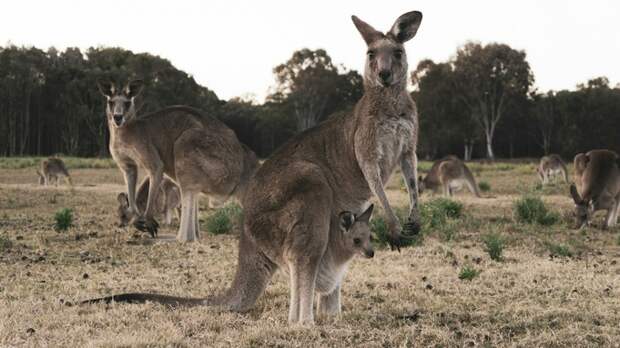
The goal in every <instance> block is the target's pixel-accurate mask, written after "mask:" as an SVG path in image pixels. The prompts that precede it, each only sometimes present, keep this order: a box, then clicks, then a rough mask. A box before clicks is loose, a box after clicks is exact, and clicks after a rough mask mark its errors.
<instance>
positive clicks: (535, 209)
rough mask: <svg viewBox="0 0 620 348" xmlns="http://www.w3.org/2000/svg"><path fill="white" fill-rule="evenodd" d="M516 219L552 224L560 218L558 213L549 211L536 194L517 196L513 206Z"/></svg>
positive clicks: (529, 222)
mask: <svg viewBox="0 0 620 348" xmlns="http://www.w3.org/2000/svg"><path fill="white" fill-rule="evenodd" d="M513 210H514V213H515V216H516V218H517V221H519V222H524V223H528V224H534V223H536V224H539V225H543V226H549V225H553V224H555V223H556V222H558V221H559V220H560V215H559V214H558V213H556V212H551V211H549V210H548V209H547V206H545V203H544V202H543V201H542V200H541V199H540V197H538V196H533V195H525V196H523V197H521V198H519V199H518V200H517V201H516V202H515V203H514V206H513Z"/></svg>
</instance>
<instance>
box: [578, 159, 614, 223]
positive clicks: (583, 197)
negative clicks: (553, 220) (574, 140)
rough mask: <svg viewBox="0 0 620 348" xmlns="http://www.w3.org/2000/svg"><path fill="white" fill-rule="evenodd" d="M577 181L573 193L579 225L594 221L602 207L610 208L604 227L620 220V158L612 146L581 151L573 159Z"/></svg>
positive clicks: (603, 208)
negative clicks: (610, 149)
mask: <svg viewBox="0 0 620 348" xmlns="http://www.w3.org/2000/svg"><path fill="white" fill-rule="evenodd" d="M573 164H574V166H575V183H574V184H572V185H571V187H570V193H571V196H572V197H573V200H574V201H575V215H576V228H582V227H584V226H586V225H588V224H589V223H590V220H591V218H592V215H594V213H595V212H596V211H598V210H607V217H606V218H605V224H604V225H603V228H608V227H613V226H615V225H616V223H617V222H618V212H619V210H620V169H619V166H620V159H619V157H618V154H617V153H615V152H613V151H609V150H592V151H590V152H588V153H586V154H583V153H580V154H577V155H576V156H575V159H574V161H573Z"/></svg>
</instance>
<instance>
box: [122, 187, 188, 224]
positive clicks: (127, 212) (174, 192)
mask: <svg viewBox="0 0 620 348" xmlns="http://www.w3.org/2000/svg"><path fill="white" fill-rule="evenodd" d="M149 186H150V185H149V178H148V177H146V178H144V180H143V181H142V183H141V184H140V187H139V188H138V192H137V193H136V205H137V206H138V209H139V211H138V214H142V213H144V210H145V209H146V204H147V201H148V196H149ZM117 200H118V204H119V206H118V218H119V226H120V227H124V226H127V224H128V223H129V221H131V220H132V219H133V217H134V215H135V214H134V213H133V212H132V211H131V209H129V198H128V197H127V193H125V192H122V193H119V194H118V197H117ZM154 209H155V213H156V214H157V215H159V216H162V215H163V216H164V219H165V222H166V224H167V225H170V224H171V223H172V212H173V211H174V212H176V215H177V218H178V219H179V220H180V219H181V189H180V188H179V187H178V186H177V184H175V183H174V182H173V181H172V180H170V179H169V178H164V179H163V180H162V181H161V185H160V189H159V193H158V195H157V200H156V201H155V208H154Z"/></svg>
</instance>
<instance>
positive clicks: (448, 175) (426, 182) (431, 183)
mask: <svg viewBox="0 0 620 348" xmlns="http://www.w3.org/2000/svg"><path fill="white" fill-rule="evenodd" d="M418 182H419V183H420V184H419V186H420V193H422V191H424V190H426V189H429V190H432V191H433V192H435V193H437V192H438V191H439V190H441V192H442V193H443V194H444V195H445V196H447V197H450V196H452V194H453V193H454V192H455V191H459V190H460V189H461V188H462V187H463V184H465V185H467V187H468V188H469V191H470V192H471V193H473V194H474V195H476V197H480V191H479V190H478V184H477V183H476V179H475V178H474V175H473V174H472V173H471V171H470V170H469V168H468V167H467V165H466V164H465V162H463V161H461V160H460V159H459V158H458V157H456V156H454V155H449V156H446V157H444V158H442V159H440V160H438V161H435V163H434V164H433V166H432V167H431V169H430V171H429V172H428V174H426V177H425V178H422V177H420V178H418Z"/></svg>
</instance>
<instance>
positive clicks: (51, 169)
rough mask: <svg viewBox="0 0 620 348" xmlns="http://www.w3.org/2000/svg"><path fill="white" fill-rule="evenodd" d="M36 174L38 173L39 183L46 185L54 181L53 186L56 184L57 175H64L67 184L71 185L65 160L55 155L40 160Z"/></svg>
mask: <svg viewBox="0 0 620 348" xmlns="http://www.w3.org/2000/svg"><path fill="white" fill-rule="evenodd" d="M37 175H39V185H45V186H48V185H50V184H51V183H52V181H54V186H58V177H59V176H64V177H65V180H66V181H67V182H68V183H69V185H73V183H72V182H71V175H69V171H68V170H67V166H65V162H63V160H61V159H60V158H57V157H50V158H48V159H46V160H43V161H41V164H40V166H39V169H37Z"/></svg>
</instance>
